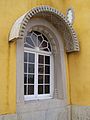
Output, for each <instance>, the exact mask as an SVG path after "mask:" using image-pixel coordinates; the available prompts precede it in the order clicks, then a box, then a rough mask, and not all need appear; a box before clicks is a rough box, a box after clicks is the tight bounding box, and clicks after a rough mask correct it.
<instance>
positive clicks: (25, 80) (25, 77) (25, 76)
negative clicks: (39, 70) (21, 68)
mask: <svg viewBox="0 0 90 120" xmlns="http://www.w3.org/2000/svg"><path fill="white" fill-rule="evenodd" d="M26 83H27V74H24V84H26Z"/></svg>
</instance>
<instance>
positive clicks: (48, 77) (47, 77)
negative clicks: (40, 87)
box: [45, 75, 50, 84]
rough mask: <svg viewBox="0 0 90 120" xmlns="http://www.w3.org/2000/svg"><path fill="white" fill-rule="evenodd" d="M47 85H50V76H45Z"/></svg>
mask: <svg viewBox="0 0 90 120" xmlns="http://www.w3.org/2000/svg"><path fill="white" fill-rule="evenodd" d="M45 83H46V84H50V75H45Z"/></svg>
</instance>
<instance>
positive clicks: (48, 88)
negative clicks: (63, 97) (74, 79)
mask: <svg viewBox="0 0 90 120" xmlns="http://www.w3.org/2000/svg"><path fill="white" fill-rule="evenodd" d="M45 93H46V94H47V93H50V85H45Z"/></svg>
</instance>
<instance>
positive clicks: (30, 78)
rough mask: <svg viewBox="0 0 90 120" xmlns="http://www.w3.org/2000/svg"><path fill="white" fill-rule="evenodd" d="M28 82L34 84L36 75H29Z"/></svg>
mask: <svg viewBox="0 0 90 120" xmlns="http://www.w3.org/2000/svg"><path fill="white" fill-rule="evenodd" d="M28 83H29V84H34V75H28Z"/></svg>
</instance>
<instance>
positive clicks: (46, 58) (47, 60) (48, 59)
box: [45, 56, 50, 64]
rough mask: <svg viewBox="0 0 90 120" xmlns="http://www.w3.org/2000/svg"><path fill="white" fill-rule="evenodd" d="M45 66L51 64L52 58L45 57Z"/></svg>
mask: <svg viewBox="0 0 90 120" xmlns="http://www.w3.org/2000/svg"><path fill="white" fill-rule="evenodd" d="M45 64H50V56H45Z"/></svg>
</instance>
